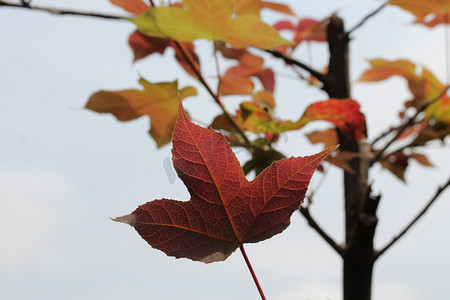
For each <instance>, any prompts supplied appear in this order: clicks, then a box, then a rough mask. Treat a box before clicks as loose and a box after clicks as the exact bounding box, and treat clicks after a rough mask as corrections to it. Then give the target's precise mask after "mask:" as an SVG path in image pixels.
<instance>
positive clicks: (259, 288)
mask: <svg viewBox="0 0 450 300" xmlns="http://www.w3.org/2000/svg"><path fill="white" fill-rule="evenodd" d="M239 250H241V253H242V256H243V257H244V260H245V263H246V264H247V267H248V269H249V270H250V273H251V274H252V278H253V281H254V282H255V284H256V288H257V289H258V292H259V295H260V296H261V299H262V300H266V296H264V292H263V290H262V288H261V286H260V285H259V282H258V278H257V277H256V274H255V271H253V268H252V265H251V264H250V261H249V260H248V257H247V253H245V250H244V245H243V244H240V245H239Z"/></svg>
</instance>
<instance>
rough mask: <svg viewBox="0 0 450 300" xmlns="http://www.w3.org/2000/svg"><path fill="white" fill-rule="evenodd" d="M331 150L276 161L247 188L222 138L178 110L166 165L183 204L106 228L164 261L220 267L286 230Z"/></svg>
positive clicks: (156, 205) (145, 208)
mask: <svg viewBox="0 0 450 300" xmlns="http://www.w3.org/2000/svg"><path fill="white" fill-rule="evenodd" d="M336 148H337V146H334V147H330V148H328V149H327V150H325V151H323V152H320V153H318V154H315V155H312V156H307V157H292V158H289V159H283V160H280V161H277V162H275V163H274V164H272V165H271V166H270V167H268V168H267V169H266V170H264V171H263V172H262V173H261V174H260V175H259V176H258V177H256V178H255V179H254V180H253V181H250V182H249V181H248V180H247V179H246V178H245V176H244V173H243V171H242V168H241V166H240V165H239V162H238V160H237V158H236V156H235V155H234V153H233V151H232V150H231V148H230V145H229V144H228V143H227V142H226V140H225V138H224V137H223V136H222V134H220V133H217V132H215V131H214V130H212V129H205V128H202V127H200V126H198V125H195V124H193V123H191V122H190V121H189V119H188V117H187V116H186V114H185V113H184V111H183V108H182V106H181V102H180V104H179V117H178V121H177V123H176V125H175V129H174V132H173V149H172V155H173V158H172V160H173V164H174V166H175V169H176V171H177V173H178V176H179V177H180V178H181V180H182V181H183V182H184V184H185V185H186V186H187V188H188V190H189V193H190V194H191V200H190V201H176V200H169V199H159V200H154V201H151V202H148V203H146V204H144V205H141V206H139V207H138V208H137V209H136V210H135V211H134V212H132V213H131V214H129V215H126V216H123V217H118V218H116V219H114V220H115V221H119V222H123V223H127V224H129V225H131V226H133V227H134V228H135V229H136V230H137V232H138V233H139V234H140V235H141V237H142V238H143V239H144V240H145V241H147V242H148V243H149V244H150V245H151V246H152V247H154V248H156V249H159V250H161V251H163V252H165V253H166V254H167V255H170V256H175V257H177V258H179V257H186V258H189V259H192V260H197V261H203V262H214V261H221V260H225V259H226V258H227V257H228V256H229V255H231V253H233V252H234V251H235V250H236V249H237V248H238V247H239V246H241V245H242V244H243V243H256V242H259V241H262V240H265V239H268V238H270V237H272V236H273V235H275V234H278V233H280V232H282V231H283V230H284V229H285V228H286V227H288V226H289V223H290V217H291V215H292V213H293V212H294V211H296V210H297V209H299V208H300V204H301V203H302V202H303V198H304V196H305V193H306V190H307V188H308V184H309V181H310V179H311V176H312V175H313V173H314V170H315V169H316V167H317V166H318V165H319V164H320V162H321V161H322V160H323V159H324V158H325V157H327V156H328V155H329V154H330V153H331V152H333V151H334V150H335V149H336Z"/></svg>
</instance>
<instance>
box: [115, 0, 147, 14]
mask: <svg viewBox="0 0 450 300" xmlns="http://www.w3.org/2000/svg"><path fill="white" fill-rule="evenodd" d="M109 1H110V2H111V3H112V4H114V5H117V6H120V7H121V8H123V9H124V10H126V11H128V12H130V13H132V14H135V15H139V14H142V13H143V12H145V11H146V10H147V9H148V5H147V4H146V3H144V2H143V1H142V0H109Z"/></svg>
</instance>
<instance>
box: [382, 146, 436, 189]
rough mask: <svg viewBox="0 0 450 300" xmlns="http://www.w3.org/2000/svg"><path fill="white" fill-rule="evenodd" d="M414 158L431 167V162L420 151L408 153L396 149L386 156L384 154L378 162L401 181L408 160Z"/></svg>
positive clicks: (403, 178)
mask: <svg viewBox="0 0 450 300" xmlns="http://www.w3.org/2000/svg"><path fill="white" fill-rule="evenodd" d="M410 159H414V160H416V161H417V162H418V163H419V164H421V165H422V166H425V167H433V164H431V162H430V161H429V160H428V158H427V157H426V156H425V155H424V154H420V153H410V154H405V153H404V152H403V151H398V152H395V153H392V154H389V155H387V156H384V157H383V158H382V159H381V161H380V163H381V166H383V167H384V168H385V169H387V170H389V171H390V172H391V173H392V174H394V175H395V176H396V177H397V178H398V179H400V180H401V181H403V182H406V180H405V171H406V169H407V168H408V166H409V160H410Z"/></svg>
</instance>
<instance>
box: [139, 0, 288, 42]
mask: <svg viewBox="0 0 450 300" xmlns="http://www.w3.org/2000/svg"><path fill="white" fill-rule="evenodd" d="M183 2H184V4H185V6H186V8H185V9H180V8H175V7H154V8H150V9H149V10H147V11H146V12H145V13H143V14H141V15H139V16H138V17H136V18H134V19H132V20H131V21H132V22H133V23H134V24H136V25H137V27H138V29H139V31H141V32H143V33H145V34H146V35H148V36H154V37H164V38H171V39H173V40H177V41H183V42H190V41H193V40H196V39H207V40H213V41H216V40H221V41H225V42H229V43H230V44H232V45H233V46H234V47H237V48H242V47H246V46H248V45H252V46H255V47H258V48H263V49H269V48H273V47H275V46H277V45H280V44H284V43H288V44H289V43H290V42H289V41H288V40H286V39H284V38H282V37H281V36H280V35H279V34H278V32H277V31H276V30H275V29H274V28H273V27H271V26H269V25H267V24H265V23H264V22H262V21H261V20H260V19H259V18H258V17H256V16H253V15H243V16H237V17H235V18H233V17H232V16H233V14H234V13H235V3H234V1H233V0H184V1H183Z"/></svg>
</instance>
